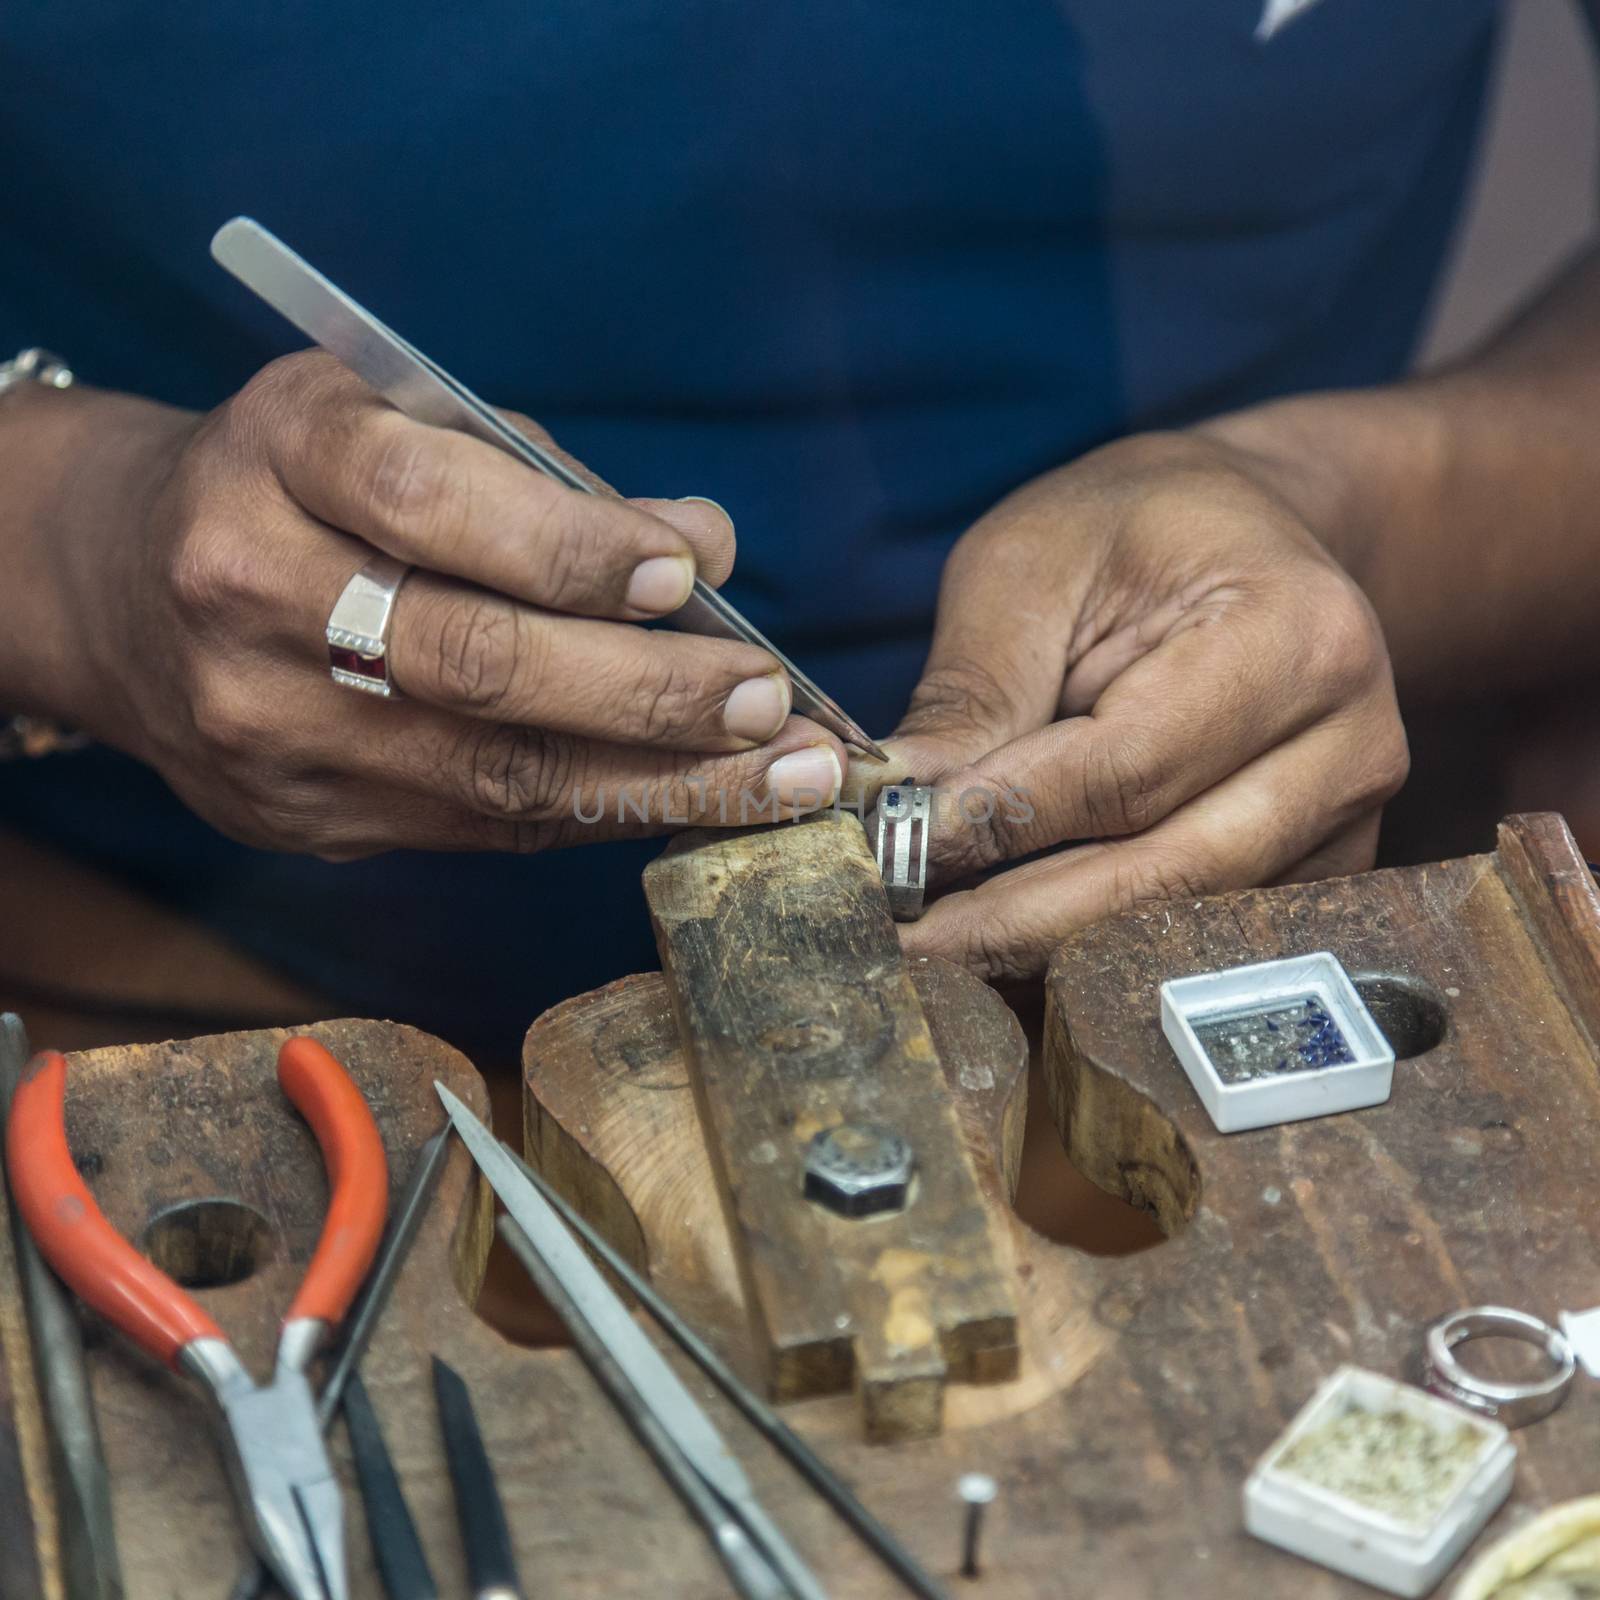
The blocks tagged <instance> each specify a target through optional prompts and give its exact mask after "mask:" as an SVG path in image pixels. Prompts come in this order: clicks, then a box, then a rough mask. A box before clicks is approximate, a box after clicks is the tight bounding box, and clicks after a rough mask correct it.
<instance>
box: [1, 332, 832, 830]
mask: <svg viewBox="0 0 1600 1600" xmlns="http://www.w3.org/2000/svg"><path fill="white" fill-rule="evenodd" d="M52 398H53V397H41V398H40V399H39V400H38V401H35V402H30V403H33V404H40V405H42V404H45V403H49V401H50V400H51V399H52ZM61 398H62V399H63V400H64V399H65V398H66V397H65V396H63V397H61ZM77 403H83V404H94V403H99V404H101V405H108V406H115V405H117V404H119V403H120V404H121V405H123V406H124V407H132V408H136V411H137V417H138V421H137V423H136V426H137V427H139V428H142V429H144V430H145V431H146V433H147V434H148V444H147V447H146V448H144V449H143V451H142V453H141V452H137V451H136V452H134V455H135V456H137V457H138V459H140V460H141V461H142V462H143V463H144V469H143V470H142V472H141V473H140V474H138V475H137V476H138V478H139V481H140V487H139V488H138V490H137V491H136V492H135V491H130V492H129V493H128V495H127V496H126V497H125V498H124V499H122V500H121V501H119V503H117V504H114V505H111V506H109V507H107V508H106V515H107V518H108V521H109V525H106V526H100V527H93V528H90V527H74V528H72V529H71V536H70V538H69V539H68V541H67V543H68V548H67V549H65V550H64V551H63V552H62V554H61V556H60V565H61V566H62V567H63V569H64V571H65V581H66V582H67V583H68V584H69V586H70V588H71V591H72V594H73V600H74V607H75V609H76V611H77V612H79V613H80V614H82V615H83V616H84V617H85V618H87V619H90V620H89V622H88V624H87V625H86V627H85V631H84V636H83V648H84V650H85V651H86V652H87V653H88V656H89V663H90V665H91V667H92V680H93V682H94V683H95V685H96V690H95V692H94V693H93V694H92V695H91V696H89V699H90V700H91V702H92V703H90V704H88V705H84V706H81V707H75V708H73V709H74V712H75V714H76V715H78V717H79V719H80V721H81V723H82V724H83V725H84V726H85V727H86V728H87V730H88V731H90V732H92V733H94V734H95V735H97V736H98V737H100V738H102V739H104V740H106V741H107V742H110V743H112V744H116V745H118V746H120V747H122V748H124V749H127V750H129V751H131V752H132V753H133V754H135V755H137V756H139V757H140V758H142V759H144V760H147V761H149V762H150V763H151V764H152V765H154V766H155V767H156V768H158V769H159V771H160V772H161V773H162V775H163V776H164V777H165V778H166V780H167V781H168V782H169V783H170V784H171V786H172V787H173V789H174V790H176V792H177V793H178V794H179V795H180V796H181V797H182V798H183V799H184V800H185V801H186V802H187V803H188V804H189V805H190V806H191V807H193V809H194V810H196V811H197V812H199V813H200V814H201V815H202V816H204V817H206V818H207V819H208V820H210V821H211V822H212V823H214V824H215V825H216V826H217V827H219V828H221V829H222V830H223V831H224V832H227V833H229V834H231V835H233V836H234V837H235V838H238V839H243V840H245V841H246V842H248V843H251V844H256V845H263V846H268V847H272V848H278V849H287V850H298V851H308V852H312V853H315V854H318V855H322V856H327V857H332V858H347V857H354V856H358V855H365V854H369V853H372V852H375V851H380V850H385V849H390V848H395V847H414V848H426V849H497V850H536V849H542V848H546V847H549V846H553V845H559V844H572V843H578V842H582V841H584V840H589V839H598V838H603V837H608V836H614V835H616V834H617V833H619V832H633V833H638V832H645V831H649V832H657V831H662V829H663V828H664V827H666V826H667V825H669V824H670V823H674V822H675V823H680V824H681V823H682V822H683V821H684V820H685V819H687V820H691V821H695V822H704V823H717V822H728V823H734V824H737V823H739V822H741V821H745V822H749V821H756V820H761V819H762V818H763V817H764V818H765V819H767V820H771V819H772V818H773V817H774V816H775V815H779V814H783V813H784V812H785V811H786V810H787V809H789V808H791V807H796V806H798V807H799V808H801V809H804V808H806V807H808V806H814V805H818V804H822V803H825V802H826V801H828V800H830V799H831V798H832V795H833V793H834V791H835V789H836V786H837V784H838V780H839V773H840V770H841V757H842V755H843V751H842V749H841V747H840V746H839V745H838V743H837V741H835V740H834V739H833V738H831V737H830V735H828V734H827V733H826V732H824V730H823V729H821V728H820V727H818V726H816V725H815V724H813V723H810V722H806V721H803V720H801V719H799V718H795V717H791V716H790V715H789V706H790V685H789V683H788V680H787V678H786V676H785V675H784V673H783V671H782V669H781V668H780V667H779V665H778V663H777V662H776V661H775V660H774V659H773V658H772V657H771V656H770V655H768V654H767V653H766V652H765V651H763V650H760V649H757V648H755V647H753V646H750V645H745V644H741V643H733V642H729V641H725V640H720V639H706V638H700V637H694V636H690V635H687V634H679V633H674V632H670V631H666V630H661V629H657V630H647V629H646V628H644V627H641V626H639V624H641V623H644V622H648V621H650V620H652V619H654V618H657V617H662V616H666V615H667V614H669V613H670V612H672V611H674V610H676V609H677V607H678V606H680V605H681V604H682V603H683V601H684V600H685V599H686V598H687V597H688V594H689V590H690V585H691V584H692V582H693V580H694V577H695V575H696V573H697V572H698V573H699V575H700V576H702V577H704V578H705V579H706V580H707V581H708V582H711V583H713V584H718V583H721V582H722V581H723V580H724V579H725V578H726V577H727V575H728V572H729V571H730V570H731V568H732V565H733V551H734V539H733V529H732V526H731V524H730V523H729V521H728V518H727V517H726V515H725V514H724V513H723V512H722V511H721V510H720V509H718V508H717V507H715V506H713V505H711V504H709V503H707V502H700V501H654V500H647V501H624V500H618V499H614V498H612V497H610V496H609V495H585V494H582V493H580V492H578V491H575V490H572V489H568V488H565V487H563V486H562V485H560V484H557V483H555V482H554V481H553V480H551V479H549V478H546V477H544V476H542V475H540V474H539V473H537V472H535V471H533V470H532V469H531V468H529V467H527V466H525V465H523V464H522V463H520V462H518V461H515V460H513V459H512V458H511V457H510V456H507V455H505V454H504V453H502V452H501V451H498V450H496V449H494V448H493V447H492V446H490V445H487V444H484V443H482V442H480V441H478V440H476V439H472V438H469V437H467V436H465V435H462V434H457V433H451V432H448V431H445V430H442V429H438V428H432V427H427V426H424V425H422V424H420V423H416V422H412V421H410V420H409V419H408V418H406V417H404V416H402V415H401V414H400V413H399V412H397V411H395V410H394V409H393V408H391V407H390V406H388V405H386V404H385V403H384V402H383V401H382V400H380V399H378V398H377V397H376V396H375V395H374V394H373V392H372V391H371V390H370V389H368V388H367V387H366V386H365V385H364V384H362V383H361V382H360V381H359V380H357V379H356V378H354V377H352V376H351V375H350V374H349V373H348V372H347V371H346V370H345V368H344V367H342V366H341V365H340V364H339V363H338V362H336V361H334V360H333V359H332V358H331V357H329V356H326V355H323V354H322V353H320V352H308V353H305V354H300V355H295V356H290V357H286V358H285V359H283V360H280V361H275V362H273V363H272V364H271V365H270V366H268V367H267V368H265V369H264V370H263V371H262V372H260V373H259V374H258V375H257V376H256V377H255V378H254V379H252V380H251V382H250V383H249V384H247V385H246V386H245V388H244V389H243V390H241V391H240V392H239V393H238V394H237V395H235V396H234V397H233V398H232V399H231V400H229V401H228V402H227V403H226V404H224V405H223V406H221V407H219V408H218V409H217V410H216V411H214V412H212V413H211V414H210V415H208V416H206V417H203V418H198V419H197V418H195V417H193V416H192V415H189V414H187V413H178V412H172V411H167V410H165V409H163V408H156V407H150V406H146V405H144V404H143V403H141V402H129V401H122V400H120V397H115V396H97V397H93V398H92V399H91V397H88V396H85V397H83V399H82V400H81V401H79V402H77ZM130 415H132V413H131V412H130ZM513 421H515V423H516V425H517V426H519V427H523V428H525V429H526V430H527V431H529V432H530V433H532V434H534V435H535V436H537V437H540V438H543V437H544V435H542V434H541V433H540V431H539V430H538V429H537V427H536V426H535V425H534V424H532V423H530V422H528V421H526V419H523V418H513ZM580 470H581V469H580ZM375 551H380V552H382V553H384V554H386V555H388V556H391V557H394V558H396V559H397V560H400V561H403V562H406V563H410V564H412V565H413V566H414V567H415V570H414V571H413V572H412V573H411V574H410V576H409V577H408V578H407V579H406V581H405V583H404V585H403V586H402V588H401V589H400V592H399V598H398V600H397V601H396V603H395V609H394V616H393V621H392V626H391V631H390V644H389V657H388V659H389V665H390V670H391V672H392V675H393V678H394V681H395V683H396V685H397V686H398V687H399V688H400V689H401V690H402V692H403V695H404V698H402V699H395V700H383V699H380V698H377V697H375V696H371V695H366V694H362V693H359V692H352V691H351V690H348V689H344V688H340V687H338V686H337V685H335V684H334V683H333V681H332V680H331V678H330V676H329V671H328V658H327V647H326V644H325V641H324V638H323V629H324V626H325V624H326V622H327V619H328V614H329V612H330V611H331V610H332V608H333V606H334V604H335V602H336V601H337V599H338V598H339V595H340V593H341V591H342V590H343V589H344V587H345V585H346V583H347V582H348V581H349V579H350V578H351V576H352V575H353V574H354V573H355V572H356V571H357V570H358V569H359V568H360V567H361V566H362V565H363V563H364V562H365V561H366V560H367V559H368V558H369V557H370V556H371V555H372V554H373V553H374V552H375ZM624 802H625V803H624ZM619 809H620V810H621V812H622V816H621V818H620V819H619ZM641 812H642V813H643V814H644V817H645V818H646V819H648V820H643V821H642V820H640V813H641ZM597 813H599V816H598V818H597V820H595V821H593V822H590V823H585V822H583V821H580V820H579V818H580V815H581V816H582V817H590V818H594V817H596V814H597Z"/></svg>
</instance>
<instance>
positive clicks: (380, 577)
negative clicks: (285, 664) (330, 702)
mask: <svg viewBox="0 0 1600 1600" xmlns="http://www.w3.org/2000/svg"><path fill="white" fill-rule="evenodd" d="M410 571H411V568H410V567H409V566H407V565H406V563H405V562H403V561H392V560H391V559H390V558H389V557H388V556H373V557H371V558H370V559H369V560H368V561H367V563H366V564H365V565H364V566H363V567H362V568H361V570H360V571H359V572H357V573H356V575H355V576H354V577H353V578H351V580H350V581H349V582H348V583H347V584H346V585H345V586H344V590H343V592H342V593H341V594H340V596H339V598H338V599H337V600H336V601H335V602H334V605H333V610H332V611H330V612H329V613H328V626H327V628H326V629H325V630H324V631H325V633H326V636H327V640H328V670H329V671H330V672H331V673H332V674H333V681H334V682H335V683H337V684H339V685H341V686H342V687H344V688H346V689H360V690H361V691H362V693H363V694H376V695H382V696H383V697H384V699H386V700H387V699H393V698H395V697H396V696H397V695H398V694H399V693H400V691H399V689H398V688H397V687H396V686H395V682H394V679H393V678H391V677H390V676H389V624H390V623H391V622H392V620H393V618H394V602H395V596H396V595H398V594H399V593H400V585H401V584H402V583H404V582H405V580H406V574H407V573H408V572H410Z"/></svg>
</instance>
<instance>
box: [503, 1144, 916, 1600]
mask: <svg viewBox="0 0 1600 1600" xmlns="http://www.w3.org/2000/svg"><path fill="white" fill-rule="evenodd" d="M501 1148H502V1149H504V1150H505V1152H506V1154H507V1155H508V1156H510V1157H511V1159H512V1160H513V1161H514V1162H516V1164H517V1170H518V1171H519V1172H520V1173H521V1174H522V1175H523V1177H525V1178H526V1179H527V1180H528V1182H529V1183H531V1184H532V1185H533V1186H534V1188H535V1189H537V1190H538V1191H539V1193H540V1194H541V1195H543V1196H544V1198H545V1199H546V1200H547V1201H548V1202H549V1204H550V1206H551V1209H552V1210H554V1211H555V1212H556V1214H557V1215H558V1216H559V1217H560V1218H561V1220H562V1221H563V1222H565V1223H566V1225H567V1226H568V1227H569V1228H571V1229H572V1231H573V1232H574V1233H575V1234H577V1236H578V1237H579V1238H580V1239H581V1240H582V1241H583V1242H584V1244H585V1245H587V1246H588V1248H589V1249H590V1251H591V1252H592V1253H593V1254H594V1255H596V1256H598V1257H599V1259H600V1261H601V1262H602V1263H603V1264H604V1265H605V1266H606V1267H608V1268H609V1269H610V1270H611V1272H612V1274H613V1275H614V1276H615V1277H616V1278H617V1279H618V1280H619V1281H620V1282H621V1284H622V1286H623V1288H625V1289H626V1290H627V1291H628V1293H629V1294H631V1295H632V1296H633V1297H634V1299H636V1300H637V1301H638V1302H639V1304H640V1305H642V1306H643V1307H644V1309H645V1310H646V1311H648V1312H649V1313H650V1315H651V1316H652V1317H653V1318H654V1319H655V1322H656V1325H657V1326H658V1327H659V1328H660V1329H661V1331H662V1332H663V1333H665V1334H666V1335H667V1336H668V1337H669V1338H670V1339H671V1340H672V1341H673V1343H674V1344H676V1345H677V1346H678V1348H679V1349H680V1350H682V1351H683V1353H684V1354H685V1355H686V1356H688V1358H689V1359H690V1360H691V1361H692V1362H694V1364H695V1365H696V1366H697V1367H699V1368H700V1370H701V1371H702V1372H703V1373H705V1375H706V1376H707V1377H708V1378H710V1380H711V1381H712V1382H713V1383H714V1384H716V1386H717V1387H718V1388H719V1389H720V1390H721V1391H722V1392H723V1394H725V1395H726V1396H727V1397H728V1399H729V1400H730V1401H731V1402H732V1403H733V1405H734V1406H735V1407H736V1408H737V1409H738V1411H739V1412H740V1413H741V1414H742V1415H743V1417H744V1418H745V1420H746V1421H747V1422H748V1423H749V1424H750V1425H751V1426H752V1427H753V1428H754V1429H755V1430H756V1431H757V1432H758V1433H759V1434H760V1435H761V1436H762V1438H764V1439H766V1440H767V1441H768V1442H769V1443H770V1444H771V1445H772V1446H773V1448H774V1449H776V1450H777V1451H778V1452H779V1454H780V1455H782V1456H783V1457H784V1459H785V1460H786V1461H788V1462H789V1464H790V1465H791V1466H792V1467H793V1468H794V1469H795V1471H796V1472H798V1473H799V1474H800V1476H801V1477H802V1478H804V1479H805V1480H806V1482H807V1483H809V1484H810V1485H811V1487H812V1488H813V1489H815V1490H816V1491H817V1493H818V1494H820V1495H821V1496H822V1498H823V1499H824V1500H826V1501H827V1502H828V1504H829V1505H830V1506H832V1507H833V1509H834V1510H835V1511H837V1512H838V1513H839V1515H840V1516H841V1517H843V1518H844V1520H845V1521H846V1522H848V1523H849V1524H850V1526H851V1527H852V1528H854V1529H855V1531H856V1533H857V1534H859V1535H860V1537H861V1539H862V1542H863V1543H865V1544H866V1545H868V1546H869V1547H870V1548H871V1549H872V1550H873V1551H874V1552H876V1554H877V1555H878V1556H879V1557H880V1558H881V1559H882V1561H883V1563H884V1565H885V1566H886V1567H888V1568H889V1570H890V1571H891V1572H893V1573H894V1574H895V1576H896V1577H898V1578H899V1579H900V1581H901V1582H902V1583H904V1584H905V1586H906V1587H907V1588H908V1589H910V1590H911V1591H912V1593H913V1594H918V1595H921V1596H922V1600H946V1596H945V1591H944V1590H943V1589H942V1588H941V1587H940V1586H939V1584H938V1583H936V1582H935V1581H934V1579H933V1578H932V1577H931V1576H929V1574H928V1573H926V1572H924V1571H923V1569H922V1568H921V1567H920V1566H919V1565H918V1564H917V1560H916V1558H915V1557H914V1556H913V1555H912V1554H911V1552H910V1551H909V1550H907V1549H906V1547H905V1546H904V1545H903V1544H901V1543H900V1541H899V1540H898V1539H896V1538H895V1536H894V1535H893V1534H892V1533H890V1532H889V1530H888V1529H887V1528H886V1527H884V1525H883V1524H882V1523H881V1522H879V1521H878V1519H877V1518H876V1517H874V1516H873V1515H872V1513H871V1512H870V1511H868V1510H867V1508H866V1507H865V1506H864V1505H862V1503H861V1502H860V1501H859V1500H858V1499H857V1498H856V1497H855V1495H854V1493H853V1492H852V1491H851V1489H850V1486H849V1485H848V1484H847V1483H845V1481H844V1480H843V1479H842V1478H841V1477H840V1476H839V1475H838V1473H836V1472H835V1471H834V1470H833V1468H832V1467H830V1466H829V1465H828V1464H827V1462H826V1461H824V1460H823V1459H822V1457H821V1456H819V1455H818V1454H817V1453H816V1451H815V1450H813V1449H812V1448H811V1446H810V1445H808V1444H807V1443H806V1442H805V1440H804V1439H802V1438H801V1437H800V1435H799V1434H798V1433H796V1432H795V1431H794V1429H793V1428H791V1427H790V1426H789V1424H788V1423H787V1422H785V1421H784V1420H783V1418H782V1417H780V1416H779V1415H778V1413H777V1412H776V1411H775V1410H773V1408H772V1407H771V1406H769V1405H768V1404H767V1402H766V1401H765V1400H763V1399H762V1398H761V1397H760V1396H759V1395H757V1394H755V1393H754V1392H753V1391H752V1390H751V1389H750V1388H749V1387H748V1386H747V1385H746V1384H744V1383H741V1382H740V1380H739V1378H738V1376H737V1375H736V1374H735V1372H734V1370H733V1368H732V1367H730V1366H729V1365H728V1364H727V1362H726V1361H724V1360H723V1359H722V1357H721V1356H719V1355H718V1354H717V1353H716V1351H715V1350H713V1349H712V1348H711V1346H710V1345H708V1344H707V1343H706V1342H705V1340H704V1339H702V1338H701V1337H700V1335H699V1334H697V1333H696V1332H695V1331H694V1329H693V1328H691V1327H690V1326H689V1324H688V1323H687V1322H685V1321H684V1320H683V1318H682V1317H680V1316H679V1315H678V1313H677V1312H676V1311H674V1310H673V1309H672V1307H671V1306H670V1305H668V1304H667V1302H666V1301H665V1300H664V1299H663V1298H662V1297H661V1296H660V1295H659V1294H657V1293H656V1291H655V1289H654V1288H653V1287H652V1286H651V1284H650V1283H649V1281H648V1280H647V1279H646V1278H644V1277H643V1276H642V1275H641V1274H640V1273H638V1272H635V1271H634V1269H633V1267H632V1266H631V1265H630V1264H629V1263H628V1261H627V1260H626V1259H625V1258H624V1257H623V1256H622V1255H621V1254H620V1253H619V1252H618V1251H616V1250H614V1249H613V1248H612V1247H611V1245H610V1244H609V1243H607V1241H606V1240H605V1238H604V1237H602V1235H601V1234H600V1233H599V1232H598V1231H597V1230H596V1229H595V1228H593V1227H592V1226H591V1225H590V1224H589V1223H588V1222H586V1221H585V1220H584V1219H583V1218H582V1217H581V1216H579V1215H578V1213H577V1212H576V1211H574V1210H573V1208H572V1207H571V1206H570V1205H568V1204H567V1202H566V1200H565V1199H563V1198H562V1196H561V1195H560V1194H559V1193H557V1192H556V1190H555V1189H553V1188H551V1186H550V1185H549V1184H548V1183H546V1182H545V1180H544V1178H543V1177H541V1176H540V1174H539V1173H537V1172H535V1171H534V1170H533V1168H532V1167H530V1166H529V1165H528V1163H527V1162H526V1161H524V1160H523V1159H522V1158H521V1157H520V1156H519V1155H517V1154H516V1152H515V1151H514V1150H512V1149H511V1148H510V1147H509V1146H508V1145H506V1144H505V1142H504V1141H503V1140H502V1141H501Z"/></svg>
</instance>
